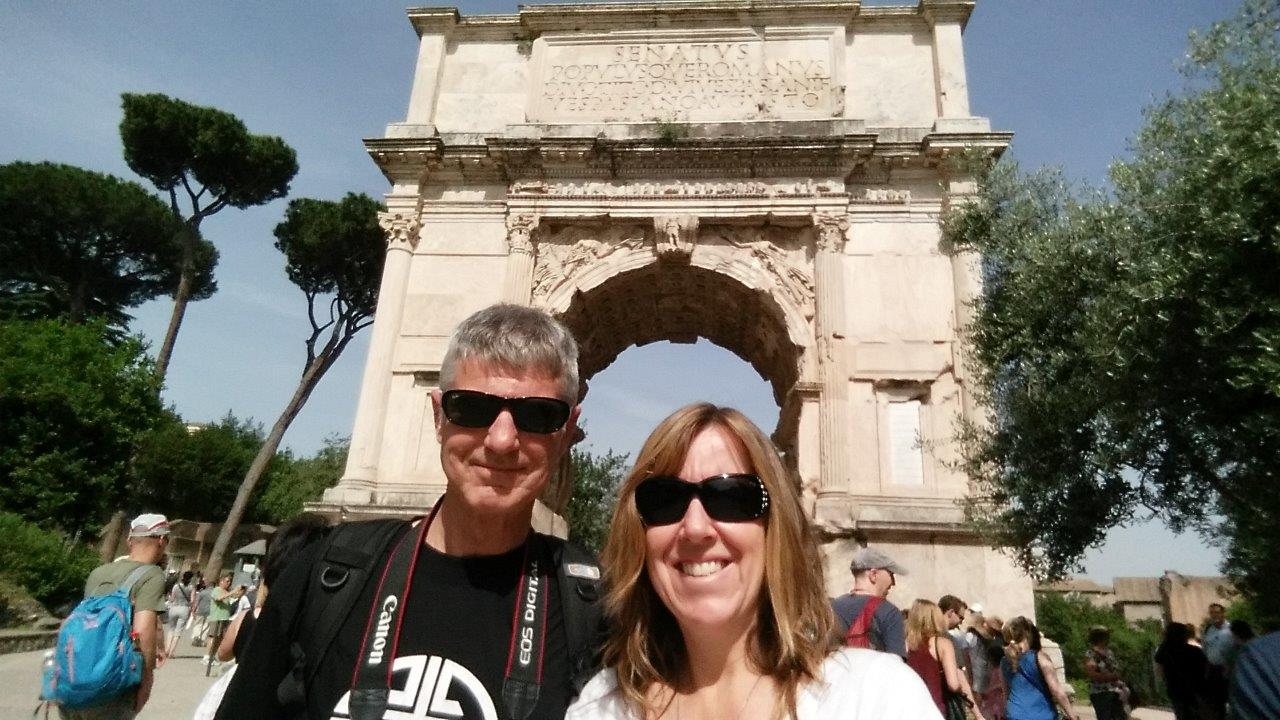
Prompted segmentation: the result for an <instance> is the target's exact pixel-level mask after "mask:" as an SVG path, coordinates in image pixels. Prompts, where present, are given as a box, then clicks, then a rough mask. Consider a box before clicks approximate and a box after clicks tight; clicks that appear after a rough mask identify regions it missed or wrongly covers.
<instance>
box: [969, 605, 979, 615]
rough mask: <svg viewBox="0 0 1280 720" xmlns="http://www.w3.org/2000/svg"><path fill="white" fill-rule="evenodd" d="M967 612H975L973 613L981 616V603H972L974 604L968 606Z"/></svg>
mask: <svg viewBox="0 0 1280 720" xmlns="http://www.w3.org/2000/svg"><path fill="white" fill-rule="evenodd" d="M969 612H975V613H978V614H979V615H981V614H982V603H974V604H972V605H970V606H969Z"/></svg>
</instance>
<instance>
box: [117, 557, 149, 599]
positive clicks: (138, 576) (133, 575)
mask: <svg viewBox="0 0 1280 720" xmlns="http://www.w3.org/2000/svg"><path fill="white" fill-rule="evenodd" d="M151 567H152V566H151V565H139V566H138V567H136V568H134V569H133V570H132V571H130V572H129V574H128V575H126V576H125V578H124V582H122V583H120V585H119V586H118V587H117V588H116V590H117V591H118V592H119V591H123V592H124V594H125V596H126V597H128V595H129V593H130V592H131V591H132V590H133V586H134V585H137V584H138V581H140V580H142V576H143V575H146V574H147V570H149V569H151Z"/></svg>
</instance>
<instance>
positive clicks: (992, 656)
mask: <svg viewBox="0 0 1280 720" xmlns="http://www.w3.org/2000/svg"><path fill="white" fill-rule="evenodd" d="M983 630H984V631H985V634H986V643H985V645H984V646H983V651H984V653H985V655H986V661H987V667H988V671H987V681H986V685H985V686H984V687H983V689H982V692H981V694H979V695H978V709H979V710H980V711H981V712H982V714H983V715H984V716H985V717H986V718H987V720H1004V717H1005V706H1006V705H1007V703H1008V700H1009V686H1008V684H1006V683H1005V680H1004V673H1002V672H1000V661H1001V660H1003V659H1004V621H1003V620H1001V619H1000V618H999V617H998V616H995V615H991V616H988V617H986V618H984V622H983Z"/></svg>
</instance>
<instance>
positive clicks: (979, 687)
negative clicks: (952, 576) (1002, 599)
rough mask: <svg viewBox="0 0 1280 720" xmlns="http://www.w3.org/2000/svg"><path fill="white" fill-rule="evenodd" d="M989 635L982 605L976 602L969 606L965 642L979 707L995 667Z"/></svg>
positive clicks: (973, 687) (970, 673) (972, 685)
mask: <svg viewBox="0 0 1280 720" xmlns="http://www.w3.org/2000/svg"><path fill="white" fill-rule="evenodd" d="M989 635H990V630H988V629H987V621H986V618H985V617H984V616H983V614H982V605H980V604H978V603H974V604H973V605H972V606H971V607H970V608H969V627H968V629H966V630H965V633H964V644H965V646H966V647H967V648H968V650H969V675H970V677H971V679H972V682H971V683H970V687H971V688H972V689H973V696H974V698H976V699H977V700H978V706H979V708H981V706H982V693H983V691H985V690H986V689H987V685H988V684H989V680H990V677H991V669H992V667H993V665H992V664H991V661H990V659H989V656H988V654H987V645H989V644H990V638H989V637H988V636H989Z"/></svg>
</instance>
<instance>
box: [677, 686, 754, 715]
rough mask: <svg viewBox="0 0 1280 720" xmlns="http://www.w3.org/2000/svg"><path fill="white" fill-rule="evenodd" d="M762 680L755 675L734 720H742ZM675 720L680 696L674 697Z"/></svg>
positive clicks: (678, 712)
mask: <svg viewBox="0 0 1280 720" xmlns="http://www.w3.org/2000/svg"><path fill="white" fill-rule="evenodd" d="M763 679H764V675H757V676H756V681H755V682H754V683H752V685H751V690H749V691H747V697H746V698H744V699H743V701H742V707H740V708H738V714H737V715H734V720H742V716H743V714H745V713H746V712H747V705H750V704H751V696H752V695H755V694H756V688H757V687H760V681H761V680H763ZM676 720H680V696H679V695H676Z"/></svg>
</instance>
